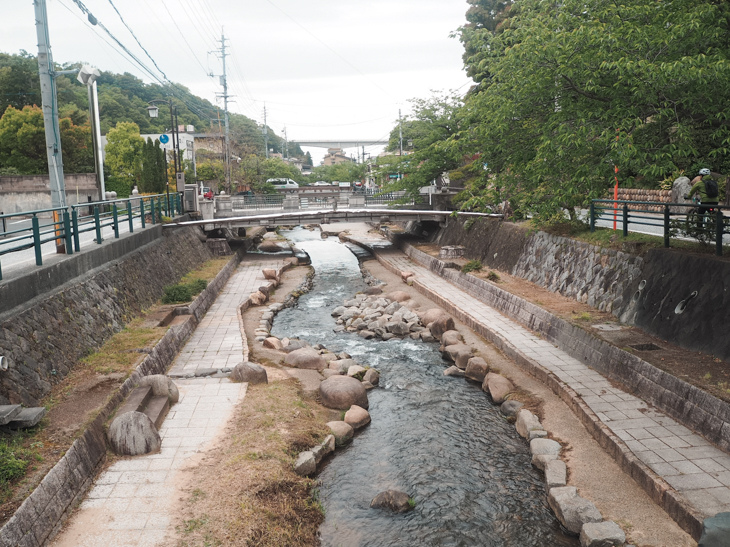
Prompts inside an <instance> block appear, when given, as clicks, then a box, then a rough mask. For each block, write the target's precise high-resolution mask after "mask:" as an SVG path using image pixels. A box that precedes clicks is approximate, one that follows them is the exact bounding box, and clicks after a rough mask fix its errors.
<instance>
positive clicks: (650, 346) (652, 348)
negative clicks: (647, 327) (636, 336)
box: [629, 344, 662, 351]
mask: <svg viewBox="0 0 730 547" xmlns="http://www.w3.org/2000/svg"><path fill="white" fill-rule="evenodd" d="M629 347H631V348H634V349H635V350H639V351H656V350H658V349H662V348H660V347H659V346H657V345H656V344H631V345H630V346H629Z"/></svg>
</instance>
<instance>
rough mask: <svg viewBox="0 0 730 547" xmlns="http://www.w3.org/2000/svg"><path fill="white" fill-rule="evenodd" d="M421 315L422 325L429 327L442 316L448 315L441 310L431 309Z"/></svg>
mask: <svg viewBox="0 0 730 547" xmlns="http://www.w3.org/2000/svg"><path fill="white" fill-rule="evenodd" d="M419 315H420V317H421V323H423V324H424V325H426V326H428V325H429V324H430V323H433V322H434V321H436V319H438V318H439V317H440V316H442V315H447V314H446V312H445V311H444V310H442V309H441V308H429V309H427V310H426V311H425V312H423V313H421V314H419Z"/></svg>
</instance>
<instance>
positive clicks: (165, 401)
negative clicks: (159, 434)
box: [142, 396, 170, 429]
mask: <svg viewBox="0 0 730 547" xmlns="http://www.w3.org/2000/svg"><path fill="white" fill-rule="evenodd" d="M169 410H170V399H169V398H167V397H166V396H160V397H152V398H151V399H150V400H149V402H148V403H147V406H146V407H145V409H144V410H143V411H142V412H144V413H145V414H146V415H147V416H148V417H149V419H150V420H152V423H154V424H155V427H156V428H157V429H160V426H161V425H162V422H163V421H164V420H165V416H167V412H168V411H169Z"/></svg>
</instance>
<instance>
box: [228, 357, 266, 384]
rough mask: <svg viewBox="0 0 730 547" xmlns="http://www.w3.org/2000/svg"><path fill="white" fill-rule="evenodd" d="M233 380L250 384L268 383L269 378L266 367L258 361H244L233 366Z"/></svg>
mask: <svg viewBox="0 0 730 547" xmlns="http://www.w3.org/2000/svg"><path fill="white" fill-rule="evenodd" d="M231 381H233V382H248V383H249V384H268V383H269V378H268V376H267V374H266V369H265V368H264V367H262V366H261V365H259V364H257V363H251V362H249V361H244V362H243V363H238V364H237V365H236V366H235V367H233V370H232V371H231Z"/></svg>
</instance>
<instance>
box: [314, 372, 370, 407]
mask: <svg viewBox="0 0 730 547" xmlns="http://www.w3.org/2000/svg"><path fill="white" fill-rule="evenodd" d="M319 397H320V399H321V400H322V404H323V405H324V406H326V407H327V408H335V409H337V410H347V409H349V408H350V407H351V406H352V405H357V406H360V407H362V408H364V409H367V408H368V407H369V403H368V394H367V391H366V390H365V388H364V387H363V385H362V384H361V383H360V381H359V380H356V379H355V378H352V377H350V376H332V377H331V378H327V379H326V380H325V381H324V382H322V383H321V384H320V385H319Z"/></svg>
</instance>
